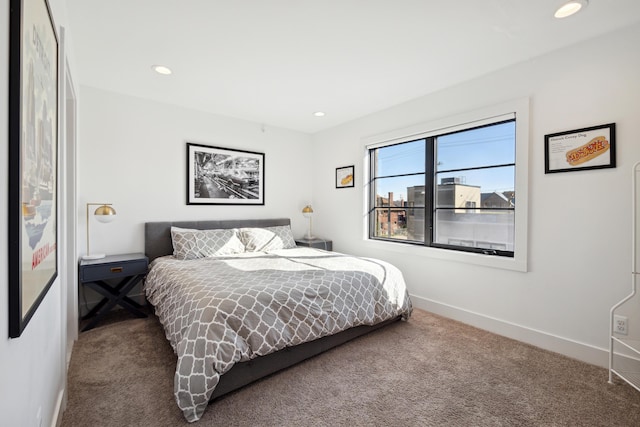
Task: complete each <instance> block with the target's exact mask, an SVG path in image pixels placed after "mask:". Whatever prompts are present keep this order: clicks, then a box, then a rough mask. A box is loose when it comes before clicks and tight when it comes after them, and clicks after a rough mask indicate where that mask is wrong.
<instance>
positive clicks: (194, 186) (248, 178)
mask: <svg viewBox="0 0 640 427" xmlns="http://www.w3.org/2000/svg"><path fill="white" fill-rule="evenodd" d="M187 204H188V205H264V153H256V152H253V151H243V150H236V149H232V148H222V147H211V146H208V145H200V144H192V143H187Z"/></svg>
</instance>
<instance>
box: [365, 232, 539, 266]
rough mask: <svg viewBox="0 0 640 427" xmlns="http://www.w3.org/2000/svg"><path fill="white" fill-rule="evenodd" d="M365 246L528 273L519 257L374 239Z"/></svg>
mask: <svg viewBox="0 0 640 427" xmlns="http://www.w3.org/2000/svg"><path fill="white" fill-rule="evenodd" d="M364 244H365V246H367V247H369V248H372V249H375V250H380V251H390V252H396V253H401V254H405V255H416V256H423V257H426V258H435V259H440V260H443V261H451V262H459V263H464V264H472V265H479V266H483V267H489V268H498V269H502V270H512V271H520V272H526V271H527V262H526V258H525V257H522V258H525V259H521V258H519V257H518V256H517V255H516V256H515V257H514V258H510V257H503V256H496V255H484V254H477V253H471V252H461V251H455V250H447V249H439V248H430V247H426V246H418V245H408V244H405V243H396V242H389V241H381V240H372V239H364Z"/></svg>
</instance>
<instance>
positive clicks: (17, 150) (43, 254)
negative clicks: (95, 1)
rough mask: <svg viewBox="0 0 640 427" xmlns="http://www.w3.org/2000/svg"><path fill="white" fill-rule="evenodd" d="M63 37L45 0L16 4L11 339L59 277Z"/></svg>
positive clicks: (13, 8) (12, 43) (13, 23)
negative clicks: (60, 63)
mask: <svg viewBox="0 0 640 427" xmlns="http://www.w3.org/2000/svg"><path fill="white" fill-rule="evenodd" d="M57 136H58V38H57V35H56V30H55V25H54V23H53V18H52V15H51V10H50V8H49V4H48V2H47V1H46V0H11V3H10V32H9V171H8V172H9V200H8V208H9V214H8V219H9V232H8V235H9V336H10V337H11V338H16V337H19V336H20V335H21V334H22V332H23V330H24V329H25V327H26V326H27V324H28V323H29V320H30V319H31V318H32V316H33V315H34V313H35V312H36V310H37V309H38V306H39V305H40V303H41V302H42V300H43V299H44V297H45V295H46V294H47V291H48V290H49V288H50V287H51V285H52V283H53V282H54V280H55V279H56V277H57V274H58V267H57V265H58V253H57V174H58V165H57V158H58V137H57Z"/></svg>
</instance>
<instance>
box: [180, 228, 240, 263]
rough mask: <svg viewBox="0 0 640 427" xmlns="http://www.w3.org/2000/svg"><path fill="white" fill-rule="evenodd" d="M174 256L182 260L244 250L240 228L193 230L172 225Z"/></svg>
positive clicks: (236, 252)
mask: <svg viewBox="0 0 640 427" xmlns="http://www.w3.org/2000/svg"><path fill="white" fill-rule="evenodd" d="M171 241H172V242H173V256H175V257H176V258H177V259H181V260H189V259H198V258H206V257H212V256H219V255H231V254H238V253H242V252H244V245H243V244H242V242H241V241H240V239H239V238H238V229H236V228H230V229H215V230H193V229H187V228H178V227H171Z"/></svg>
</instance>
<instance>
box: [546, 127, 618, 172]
mask: <svg viewBox="0 0 640 427" xmlns="http://www.w3.org/2000/svg"><path fill="white" fill-rule="evenodd" d="M615 167H616V124H615V123H609V124H606V125H601V126H593V127H588V128H583V129H576V130H570V131H566V132H559V133H552V134H549V135H545V136H544V172H545V173H555V172H570V171H577V170H586V169H603V168H615Z"/></svg>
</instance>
